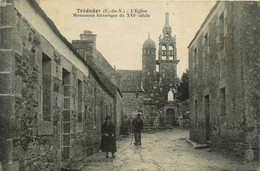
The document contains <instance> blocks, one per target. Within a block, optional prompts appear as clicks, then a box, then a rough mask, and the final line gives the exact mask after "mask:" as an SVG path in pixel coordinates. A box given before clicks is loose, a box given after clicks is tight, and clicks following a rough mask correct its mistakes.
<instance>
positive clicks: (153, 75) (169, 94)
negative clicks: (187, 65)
mask: <svg viewBox="0 0 260 171" xmlns="http://www.w3.org/2000/svg"><path fill="white" fill-rule="evenodd" d="M176 50H177V49H176V36H172V28H171V26H170V25H169V13H166V14H165V25H164V27H163V35H162V36H160V37H159V50H158V58H157V59H156V45H155V43H154V41H153V40H152V39H151V38H150V35H148V39H147V40H145V41H144V43H143V48H142V70H141V71H131V70H130V71H120V70H119V73H120V74H121V76H122V77H123V78H126V79H122V80H121V81H122V84H123V85H124V84H125V86H123V87H122V93H123V96H124V94H125V93H126V91H125V90H124V88H126V89H131V91H127V95H126V96H124V97H123V99H124V100H123V101H124V102H123V104H122V106H123V107H124V108H126V106H127V109H128V110H127V112H128V113H125V114H131V112H132V113H134V112H135V113H137V112H138V111H137V110H141V111H142V112H143V117H144V119H145V123H146V124H152V125H156V124H160V125H165V124H167V125H172V126H175V125H176V120H177V117H176V115H177V114H178V103H177V102H176V100H175V94H176V91H175V90H176V88H177V84H178V80H177V64H178V62H179V60H177V53H176ZM133 74H134V75H135V74H136V75H135V76H134V75H133ZM137 75H138V76H137ZM133 84H135V85H138V86H133ZM136 92H138V94H139V95H140V92H142V93H141V94H142V96H139V95H137V93H136ZM134 97H135V98H136V99H135V100H134V101H135V102H134V101H133V99H134ZM140 98H141V99H140ZM137 101H139V102H140V103H142V104H141V105H139V107H137V105H136V104H137ZM128 102H131V103H128ZM132 103H135V104H132ZM124 111H126V110H124ZM129 112H130V113H129Z"/></svg>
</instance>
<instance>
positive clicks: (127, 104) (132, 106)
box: [122, 92, 143, 118]
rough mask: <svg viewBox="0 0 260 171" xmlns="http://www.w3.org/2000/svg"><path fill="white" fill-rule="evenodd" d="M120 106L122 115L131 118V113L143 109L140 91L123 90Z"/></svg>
mask: <svg viewBox="0 0 260 171" xmlns="http://www.w3.org/2000/svg"><path fill="white" fill-rule="evenodd" d="M122 94H123V97H122V106H123V115H125V116H128V117H127V118H131V116H132V115H133V114H137V112H138V111H139V110H142V111H143V103H142V100H143V96H142V92H123V93H122Z"/></svg>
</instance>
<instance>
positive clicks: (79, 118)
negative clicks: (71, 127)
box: [78, 80, 82, 122]
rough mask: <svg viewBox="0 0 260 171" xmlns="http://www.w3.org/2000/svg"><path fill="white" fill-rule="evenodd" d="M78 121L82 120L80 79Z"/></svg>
mask: <svg viewBox="0 0 260 171" xmlns="http://www.w3.org/2000/svg"><path fill="white" fill-rule="evenodd" d="M78 122H82V81H80V80H78Z"/></svg>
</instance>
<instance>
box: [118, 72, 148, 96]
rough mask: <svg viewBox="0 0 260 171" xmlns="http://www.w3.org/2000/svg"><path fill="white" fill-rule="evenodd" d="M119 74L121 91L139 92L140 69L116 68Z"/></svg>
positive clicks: (140, 82)
mask: <svg viewBox="0 0 260 171" xmlns="http://www.w3.org/2000/svg"><path fill="white" fill-rule="evenodd" d="M117 71H118V73H119V74H120V75H121V92H140V91H144V89H143V87H142V71H140V70H117Z"/></svg>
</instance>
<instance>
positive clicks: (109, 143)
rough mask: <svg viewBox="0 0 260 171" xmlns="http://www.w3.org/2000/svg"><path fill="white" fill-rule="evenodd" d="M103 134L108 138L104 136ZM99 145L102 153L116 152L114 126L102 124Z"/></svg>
mask: <svg viewBox="0 0 260 171" xmlns="http://www.w3.org/2000/svg"><path fill="white" fill-rule="evenodd" d="M105 133H106V134H108V136H105ZM101 134H102V137H101V145H100V149H101V150H102V151H103V152H116V128H115V125H114V124H113V123H112V122H110V123H107V122H105V123H103V124H102V126H101Z"/></svg>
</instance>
